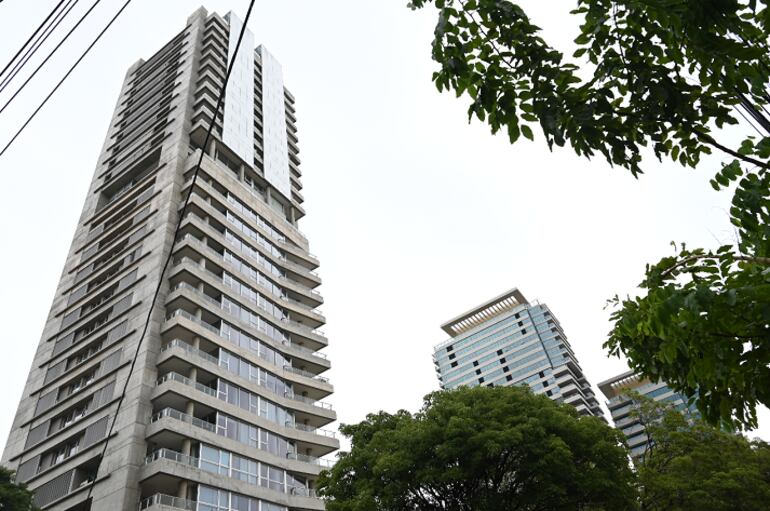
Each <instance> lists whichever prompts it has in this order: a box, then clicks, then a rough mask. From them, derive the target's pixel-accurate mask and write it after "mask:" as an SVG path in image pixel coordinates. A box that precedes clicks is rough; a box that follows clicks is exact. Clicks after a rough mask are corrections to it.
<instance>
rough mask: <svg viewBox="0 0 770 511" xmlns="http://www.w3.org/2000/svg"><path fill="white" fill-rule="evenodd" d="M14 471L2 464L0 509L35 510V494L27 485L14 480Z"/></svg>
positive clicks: (0, 469)
mask: <svg viewBox="0 0 770 511" xmlns="http://www.w3.org/2000/svg"><path fill="white" fill-rule="evenodd" d="M13 475H14V472H13V470H9V469H7V468H5V467H3V466H0V509H1V510H9V511H10V510H13V511H35V510H36V509H37V508H36V507H34V506H33V505H32V497H33V494H32V492H31V491H30V490H28V489H27V487H26V485H24V484H22V483H16V482H15V481H14V480H13Z"/></svg>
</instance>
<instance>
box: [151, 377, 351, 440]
mask: <svg viewBox="0 0 770 511" xmlns="http://www.w3.org/2000/svg"><path fill="white" fill-rule="evenodd" d="M167 381H175V382H178V383H181V384H182V385H186V386H188V387H191V388H194V389H195V390H197V391H199V392H203V393H204V394H207V395H209V396H211V397H215V398H217V399H219V400H222V401H225V399H223V398H222V396H221V395H220V394H219V392H217V390H216V389H213V388H211V387H207V386H206V385H203V384H202V383H198V382H195V381H193V380H191V379H190V378H187V377H186V376H182V375H181V374H179V373H175V372H170V373H166V374H165V375H163V376H161V377H160V378H158V380H157V382H156V384H157V385H158V386H160V385H163V384H164V383H165V382H167ZM283 425H284V426H286V427H287V428H291V429H296V430H299V431H305V432H307V433H313V434H316V435H321V436H325V437H328V438H336V437H337V435H336V433H335V432H334V431H329V430H326V429H320V428H314V427H313V426H308V425H306V424H300V423H296V422H294V421H286V422H285V423H284V424H283Z"/></svg>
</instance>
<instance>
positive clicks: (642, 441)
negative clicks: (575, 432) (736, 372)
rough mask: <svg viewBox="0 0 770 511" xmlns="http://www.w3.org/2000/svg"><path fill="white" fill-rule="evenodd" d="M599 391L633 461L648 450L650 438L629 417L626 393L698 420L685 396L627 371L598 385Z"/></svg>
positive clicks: (695, 411)
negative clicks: (648, 399)
mask: <svg viewBox="0 0 770 511" xmlns="http://www.w3.org/2000/svg"><path fill="white" fill-rule="evenodd" d="M599 389H600V390H601V391H602V394H604V395H605V397H606V398H607V408H609V410H610V415H611V416H612V422H613V423H614V424H615V427H616V428H618V429H620V430H621V431H622V432H623V434H624V435H625V436H626V442H627V443H628V448H629V449H630V450H631V457H632V458H634V459H637V458H639V457H641V456H642V455H643V454H644V452H645V450H646V449H647V447H648V443H649V438H648V437H647V434H646V431H645V428H644V426H643V425H642V424H641V423H640V421H639V419H638V418H636V417H634V416H633V415H632V414H631V412H632V411H633V410H634V406H635V405H634V402H633V400H632V399H631V397H630V396H629V395H628V393H629V392H638V393H639V394H641V395H643V396H646V397H648V398H650V399H652V400H653V401H657V402H659V403H664V404H666V405H668V406H671V407H673V408H674V409H676V410H678V411H680V412H681V413H683V414H684V415H685V417H688V418H695V417H698V416H699V413H698V410H697V409H696V407H695V405H694V404H693V405H690V404H688V400H687V398H686V397H685V396H684V395H682V394H680V393H679V392H675V391H674V390H673V389H671V388H670V387H669V386H668V385H666V384H665V383H662V382H652V381H650V380H649V379H647V378H645V377H643V376H641V375H639V374H636V373H635V372H634V371H626V372H625V373H622V374H619V375H617V376H615V377H613V378H609V379H607V380H605V381H603V382H601V383H600V384H599Z"/></svg>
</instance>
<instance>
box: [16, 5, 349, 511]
mask: <svg viewBox="0 0 770 511" xmlns="http://www.w3.org/2000/svg"><path fill="white" fill-rule="evenodd" d="M229 19H230V18H229V17H222V16H220V15H218V14H215V13H208V12H206V10H205V9H203V8H201V9H198V10H197V11H196V12H194V13H193V14H192V15H191V16H190V17H189V19H188V20H187V24H186V26H185V28H184V30H182V31H181V32H180V33H179V34H177V35H176V36H175V37H174V38H173V39H172V40H171V41H170V42H169V43H168V44H167V45H165V46H164V47H163V48H161V49H160V50H159V51H158V52H157V53H156V54H155V55H154V56H152V57H151V58H149V59H148V60H146V61H144V60H140V61H139V62H137V63H135V64H134V65H133V66H131V67H130V68H129V70H128V72H127V74H126V78H125V81H124V84H123V87H122V89H121V91H120V95H119V99H118V102H117V105H116V108H115V113H114V115H113V118H112V121H111V122H110V127H109V130H108V132H107V136H106V139H105V142H104V146H103V149H102V153H101V155H100V158H99V162H98V164H97V167H96V170H95V173H94V178H93V181H92V184H91V187H90V190H89V193H88V196H87V199H86V201H85V204H84V206H83V212H82V215H81V218H80V222H79V224H78V228H77V230H76V232H75V235H74V238H73V241H72V246H71V248H70V252H69V254H68V257H67V261H66V263H65V266H64V271H63V272H62V276H61V280H60V282H59V286H58V288H57V292H56V295H55V298H54V301H53V304H52V306H51V311H50V314H49V316H48V319H47V322H46V325H45V328H44V331H43V335H42V337H41V339H40V343H39V346H38V350H37V352H36V355H35V358H34V361H33V363H32V368H31V370H30V373H29V377H28V380H27V384H26V386H25V389H24V392H23V395H22V399H21V401H20V403H19V407H18V410H17V412H16V417H15V420H14V424H13V427H12V430H11V433H10V435H9V438H8V441H7V444H6V447H5V450H4V452H3V457H2V464H3V465H5V466H8V467H10V468H12V469H14V470H16V471H17V479H18V480H20V481H23V482H25V483H26V484H27V485H28V486H29V487H30V488H31V489H33V490H35V492H36V497H35V499H36V504H37V505H38V506H40V507H42V508H43V509H45V510H49V509H51V510H72V511H79V510H87V509H94V510H102V509H115V510H118V509H125V510H136V509H161V508H163V509H166V508H180V509H195V508H196V507H197V508H198V509H236V508H237V509H251V510H259V511H282V510H288V509H322V508H323V504H322V502H321V501H320V500H319V499H318V498H316V497H315V492H314V485H315V480H316V478H317V476H318V473H319V472H320V470H321V469H322V468H323V467H324V466H326V465H327V463H328V462H327V461H325V459H323V458H322V457H323V456H325V455H327V454H329V453H331V452H333V451H335V450H336V449H337V448H338V447H339V443H338V441H337V439H336V438H334V434H333V433H331V432H328V431H325V430H324V429H322V428H323V427H324V426H325V425H327V424H329V423H330V422H332V421H334V420H335V419H336V415H335V413H334V411H333V410H331V407H330V406H328V405H327V404H326V403H324V402H323V401H322V400H323V398H324V397H326V396H328V395H329V394H331V393H332V391H333V388H332V386H331V385H330V384H329V382H328V380H327V379H326V378H325V377H324V376H322V373H324V372H325V371H327V370H328V369H329V367H330V364H329V362H328V360H327V359H326V357H325V355H324V354H323V353H322V352H320V351H319V350H321V349H322V348H324V347H325V346H326V345H327V343H328V341H327V339H326V337H325V336H324V334H323V333H322V332H320V331H319V330H318V327H319V326H321V325H323V324H324V322H325V318H324V316H323V315H322V314H321V313H320V312H319V311H318V310H317V307H318V306H319V305H320V304H321V303H322V302H323V299H322V298H321V295H320V294H319V293H318V292H317V291H316V289H315V288H317V287H318V286H319V285H320V283H321V280H320V278H319V277H318V276H317V274H316V273H315V272H314V270H315V269H316V268H317V267H318V264H319V263H318V260H317V259H316V258H315V257H314V256H313V255H311V254H310V253H309V251H308V241H307V239H306V238H305V236H304V235H303V234H302V233H301V232H300V230H299V229H298V227H297V221H298V220H299V219H300V218H301V217H302V216H304V214H305V212H304V209H303V207H302V201H303V199H302V195H301V192H300V191H301V182H300V179H301V172H300V170H299V163H300V162H299V157H298V152H299V150H298V148H297V136H296V131H297V130H296V125H295V122H296V117H295V112H294V106H293V104H294V98H293V96H292V95H291V93H290V92H289V91H288V90H285V89H284V90H283V91H281V93H282V95H283V105H284V112H282V118H284V119H285V123H284V124H285V131H286V134H285V135H286V138H287V140H288V154H287V159H286V161H287V162H288V169H287V171H288V172H289V175H290V184H291V186H290V189H287V188H286V187H285V186H282V188H283V190H279V189H277V188H276V186H275V185H274V184H273V183H271V182H270V179H268V178H267V177H266V176H265V175H264V170H263V155H264V148H263V144H264V140H265V136H266V134H265V132H264V129H263V123H265V118H264V116H265V115H270V114H268V113H265V112H263V109H262V104H261V100H260V98H261V97H262V90H261V88H262V80H261V70H262V62H261V57H260V53H259V52H258V51H255V50H254V49H253V48H252V49H251V50H250V52H251V58H252V59H253V64H254V66H253V69H254V75H253V76H241V78H240V80H241V82H240V85H241V87H246V86H248V87H253V89H254V94H253V95H252V96H250V97H253V98H254V100H253V104H248V105H245V104H243V105H239V107H240V108H241V109H248V110H249V112H250V114H253V115H250V116H249V117H248V118H251V119H253V123H254V125H253V127H250V128H253V161H244V160H243V159H241V157H239V156H238V154H237V153H236V152H235V151H234V150H233V149H232V148H230V147H228V146H227V145H226V144H224V143H223V142H222V140H223V137H222V134H223V129H224V128H226V126H223V122H224V121H223V114H222V110H220V113H219V115H218V116H217V118H216V120H215V128H214V131H213V133H212V140H211V141H210V143H209V144H208V145H207V147H202V144H203V140H204V137H205V133H206V130H207V128H208V127H209V125H210V123H211V121H212V118H213V112H214V109H215V106H216V101H217V96H218V93H219V90H220V88H221V87H222V85H223V84H224V78H225V75H226V69H227V65H228V60H227V59H228V44H229V40H230V38H231V37H233V34H231V31H230V23H229ZM234 36H235V37H237V34H234ZM225 102H227V99H226V100H225ZM231 106H232V105H231ZM252 110H253V112H251V111H252ZM271 122H272V121H271ZM228 128H229V127H228ZM251 132H252V131H251V130H249V133H251ZM240 152H241V153H243V151H240ZM201 153H203V162H202V165H201V170H200V173H199V175H198V178H197V181H196V182H195V184H194V186H193V182H192V174H193V172H194V169H195V166H196V163H197V161H198V159H199V157H200V156H201ZM247 154H251V153H248V152H247ZM191 187H192V195H191V200H190V203H189V206H188V210H187V213H186V215H185V217H184V218H182V219H181V228H180V230H179V233H178V235H177V236H176V237H175V231H176V226H177V223H178V222H179V220H180V219H179V214H180V209H181V207H182V204H183V202H184V198H185V197H186V196H187V193H188V192H189V191H190V188H191ZM287 192H289V193H288V195H287ZM169 253H172V254H173V255H172V263H171V266H170V267H169V268H168V270H167V271H166V272H165V274H163V275H161V270H162V267H163V263H164V261H165V260H166V258H167V257H168V255H169ZM159 283H160V284H161V288H160V294H159V296H158V299H157V301H156V302H155V304H154V305H153V304H152V298H153V295H154V293H155V290H156V288H157V286H158V284H159ZM148 315H149V317H150V322H149V326H148V329H147V333H146V335H145V337H144V340H143V342H142V343H141V344H140V338H141V333H142V330H143V328H144V325H145V321H146V318H147V317H148ZM134 359H135V363H134V368H133V372H131V366H132V362H133V361H134ZM129 374H130V377H129ZM124 388H125V393H124V394H123V390H124ZM122 394H123V400H122V403H121V404H120V408H119V411H118V403H119V401H120V398H121V395H122ZM110 429H112V433H111V434H110V435H108V432H109V431H110ZM105 442H106V443H107V449H106V452H105V456H104V458H103V459H102V460H101V462H99V457H100V455H101V452H102V449H103V448H104V445H105ZM214 454H216V458H217V459H216V462H214V461H213V460H212V456H214ZM89 493H90V498H87V497H88V495H89ZM213 500H216V505H217V506H219V507H207V506H213V505H214V504H212V502H213ZM244 506H245V507H244Z"/></svg>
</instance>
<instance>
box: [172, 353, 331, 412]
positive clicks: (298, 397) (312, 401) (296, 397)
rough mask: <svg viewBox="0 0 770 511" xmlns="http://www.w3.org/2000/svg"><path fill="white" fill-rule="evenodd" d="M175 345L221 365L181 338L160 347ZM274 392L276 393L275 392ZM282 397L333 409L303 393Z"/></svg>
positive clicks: (212, 357)
mask: <svg viewBox="0 0 770 511" xmlns="http://www.w3.org/2000/svg"><path fill="white" fill-rule="evenodd" d="M175 347H178V348H180V349H182V350H185V351H187V352H188V353H190V354H192V355H195V356H197V357H199V358H201V359H203V360H206V361H208V362H211V363H212V364H215V365H220V363H219V359H218V358H217V357H215V356H213V355H210V354H208V353H206V352H205V351H202V350H199V349H198V348H195V347H193V346H191V345H190V344H188V343H186V342H184V341H182V340H181V339H173V340H171V341H169V342H168V343H166V344H164V345H163V346H162V347H161V348H160V351H161V353H163V352H164V351H166V350H168V349H171V348H175ZM259 385H260V387H263V388H265V389H267V390H269V391H270V392H273V391H272V390H271V389H270V388H269V387H267V386H265V385H262V384H259ZM273 393H274V394H276V393H275V392H273ZM276 395H277V396H280V395H281V394H276ZM282 397H285V398H286V399H291V400H293V401H299V402H301V403H305V404H309V405H311V406H315V407H318V408H322V409H324V410H331V409H332V405H331V404H329V403H324V402H323V401H317V400H315V399H312V398H309V397H305V396H301V395H297V394H293V393H289V394H283V395H282Z"/></svg>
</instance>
